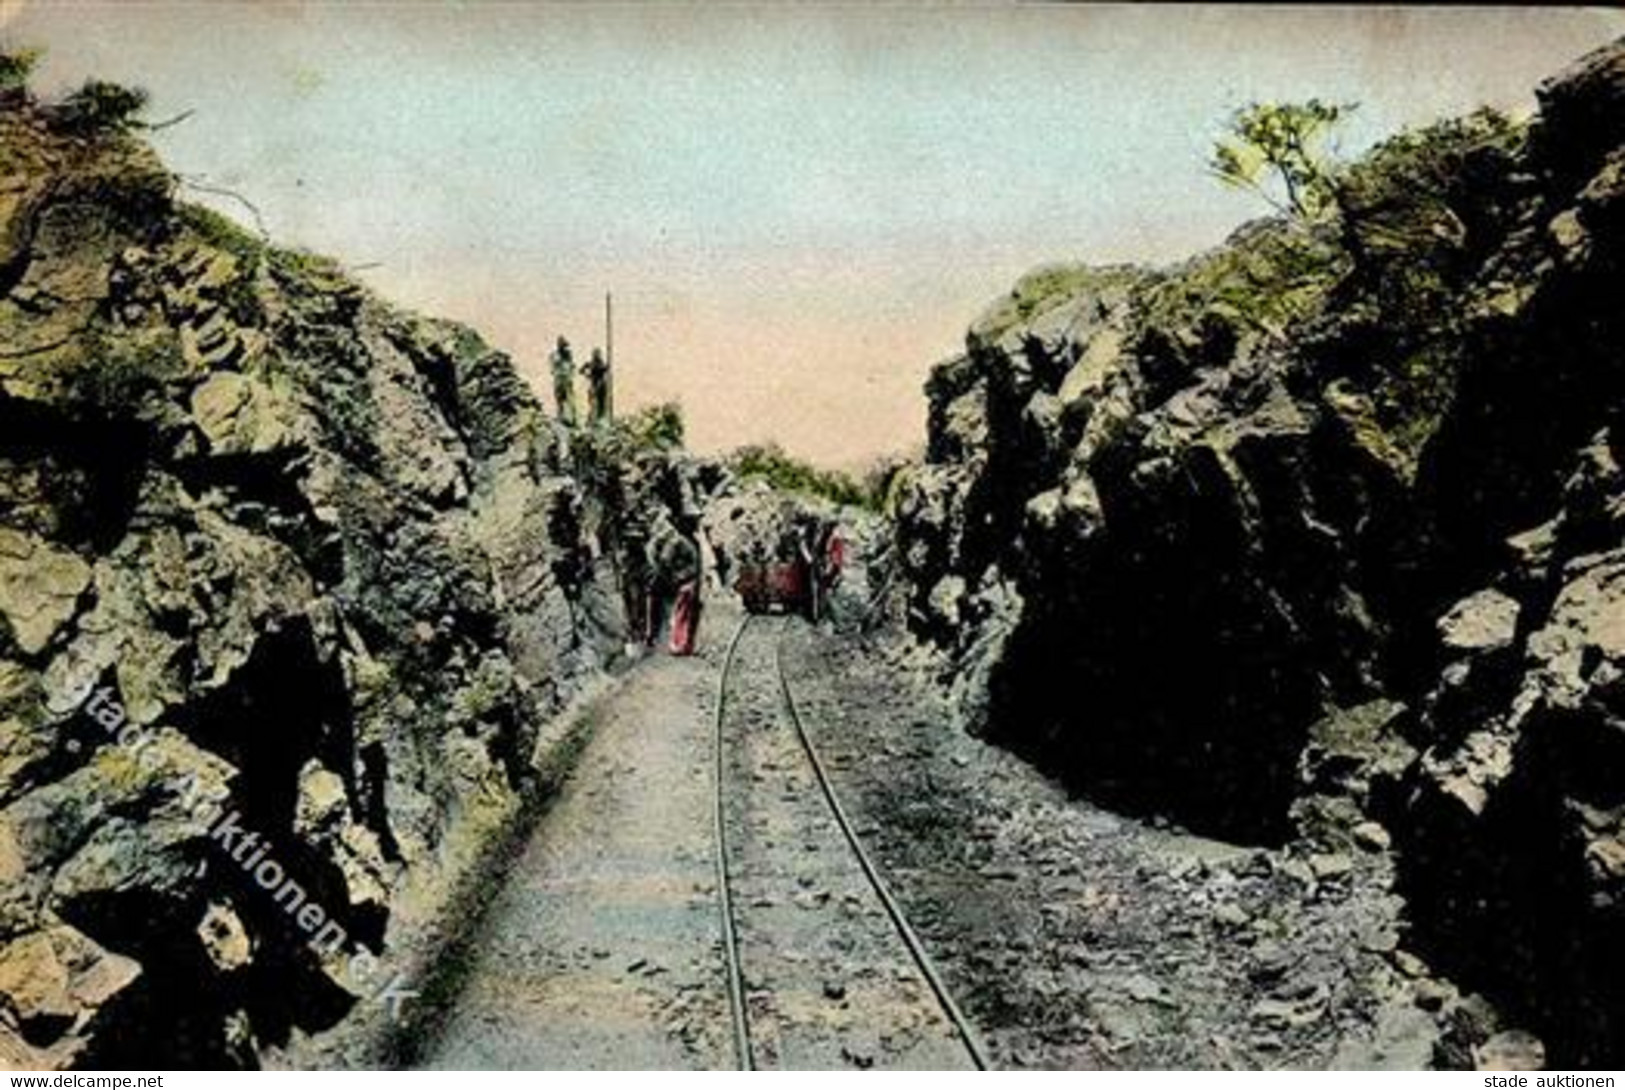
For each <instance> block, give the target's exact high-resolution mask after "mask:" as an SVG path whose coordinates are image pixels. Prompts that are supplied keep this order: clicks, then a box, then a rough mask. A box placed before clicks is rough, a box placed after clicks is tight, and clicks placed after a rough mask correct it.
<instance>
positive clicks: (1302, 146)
mask: <svg viewBox="0 0 1625 1090" xmlns="http://www.w3.org/2000/svg"><path fill="white" fill-rule="evenodd" d="M1355 109H1357V106H1356V105H1355V104H1354V103H1333V102H1323V101H1321V100H1320V99H1318V98H1311V99H1309V100H1308V101H1307V102H1254V103H1251V104H1249V105H1247V106H1243V107H1242V108H1241V109H1239V110H1237V111H1236V112H1235V113H1234V114H1232V115H1231V117H1230V122H1229V125H1228V126H1227V127H1226V133H1225V135H1224V136H1223V137H1221V138H1220V139H1219V141H1218V142H1217V143H1216V144H1215V145H1214V147H1213V157H1212V158H1211V159H1210V160H1209V161H1208V170H1209V171H1210V172H1211V173H1212V174H1213V176H1214V177H1216V178H1218V179H1219V180H1220V181H1221V182H1223V183H1224V184H1226V185H1230V186H1235V187H1236V188H1238V189H1247V190H1251V191H1252V192H1254V193H1257V194H1258V195H1259V196H1261V197H1263V198H1264V199H1265V200H1266V201H1268V202H1269V203H1270V204H1271V206H1273V207H1274V208H1275V209H1276V210H1277V211H1280V212H1286V213H1290V214H1292V215H1294V216H1297V217H1299V218H1301V219H1305V220H1312V219H1319V218H1322V217H1324V216H1326V215H1327V214H1329V213H1331V212H1334V211H1335V210H1336V205H1337V192H1336V187H1335V186H1334V185H1333V181H1332V178H1333V175H1334V174H1335V172H1336V156H1335V149H1334V148H1333V147H1332V146H1331V145H1332V137H1333V134H1334V133H1335V132H1336V130H1337V127H1338V126H1339V125H1340V124H1342V122H1343V121H1344V120H1345V119H1346V118H1347V117H1348V115H1349V114H1351V113H1353V112H1354V111H1355Z"/></svg>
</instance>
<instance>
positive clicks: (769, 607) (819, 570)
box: [734, 526, 846, 621]
mask: <svg viewBox="0 0 1625 1090" xmlns="http://www.w3.org/2000/svg"><path fill="white" fill-rule="evenodd" d="M821 538H822V540H821V542H820V547H819V549H818V550H817V552H816V553H814V555H815V556H816V557H817V558H818V564H817V566H816V568H815V566H814V564H813V563H812V562H810V561H809V560H807V559H805V556H803V557H798V558H797V559H795V560H747V561H745V562H744V563H742V564H741V565H740V567H739V575H738V577H737V578H736V579H735V580H734V590H735V591H736V592H738V594H739V598H740V600H741V601H742V602H744V604H745V610H746V612H748V613H799V614H801V615H802V616H803V617H806V618H807V619H808V620H812V621H816V620H818V619H819V618H820V617H821V616H822V615H823V612H824V609H825V605H826V599H827V597H828V595H829V592H830V591H831V590H832V589H834V587H835V585H836V584H837V583H839V582H840V580H841V568H842V566H843V565H844V563H845V560H846V546H845V544H844V543H843V542H842V540H841V538H840V535H839V534H837V533H836V532H835V528H834V527H833V526H831V527H829V528H828V529H826V530H825V532H824V533H823V534H822V535H821Z"/></svg>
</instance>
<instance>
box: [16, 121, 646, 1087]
mask: <svg viewBox="0 0 1625 1090" xmlns="http://www.w3.org/2000/svg"><path fill="white" fill-rule="evenodd" d="M572 442H573V443H574V445H575V449H574V450H573V451H572V450H571V449H570V447H571V444H572ZM619 444H620V441H619V440H618V439H616V438H615V437H611V438H609V439H607V440H606V439H604V438H603V437H599V438H598V439H596V440H589V439H588V438H587V437H585V436H584V435H582V434H580V433H577V434H575V435H573V436H572V435H571V434H569V433H567V432H565V431H564V430H562V429H559V428H557V427H556V426H555V425H554V424H553V422H551V421H550V420H548V419H546V418H544V415H543V413H542V411H541V408H540V407H539V405H538V404H537V402H536V400H535V398H534V397H533V396H532V394H531V393H530V391H529V389H528V388H527V386H526V385H525V384H524V383H523V381H522V380H521V379H520V378H519V376H518V374H517V373H516V371H515V369H514V366H513V364H512V363H511V362H510V361H509V360H508V359H507V358H506V357H505V356H503V355H502V354H501V353H499V352H496V351H493V350H492V349H490V348H489V347H487V346H486V345H485V344H484V343H482V342H481V341H480V339H479V338H478V337H477V336H475V335H474V334H473V333H472V332H470V331H468V330H467V329H464V328H461V327H459V326H455V325H452V324H449V323H446V322H440V321H433V320H428V319H424V318H420V317H417V316H414V315H412V314H408V313H405V312H402V311H400V310H397V309H394V308H392V307H390V306H388V305H386V304H385V303H383V302H381V301H380V300H379V299H377V298H375V297H374V296H373V295H372V294H370V293H369V292H368V291H367V290H365V289H364V288H363V287H361V286H360V285H359V284H357V283H356V282H355V281H354V280H352V279H351V278H349V277H348V276H347V275H345V273H344V272H343V271H342V270H341V269H340V268H339V267H338V266H337V265H335V264H333V263H332V262H329V261H326V260H324V259H321V258H318V257H314V256H311V255H309V254H305V253H296V252H290V251H286V250H281V249H276V248H273V247H271V246H269V245H266V244H265V243H263V242H262V241H261V240H259V239H257V238H255V237H253V236H252V235H250V234H248V233H245V232H244V231H242V230H241V229H239V228H237V227H236V226H235V225H233V224H231V223H229V222H228V221H226V220H224V219H222V218H221V217H219V216H217V215H215V214H213V213H211V212H208V211H205V210H203V209H200V208H196V207H190V206H188V205H186V204H185V203H182V202H181V201H179V200H178V199H177V183H176V180H175V179H174V178H173V177H172V176H171V175H170V174H169V173H168V172H167V171H166V170H165V168H164V167H163V165H162V164H161V163H160V162H159V161H158V159H157V158H156V157H155V156H154V154H153V153H152V151H151V150H150V149H149V148H148V147H147V146H146V145H145V144H144V143H143V142H142V141H140V140H139V139H138V138H137V137H136V136H135V135H133V134H132V133H131V132H130V131H129V129H128V127H127V126H123V125H119V124H106V125H101V126H97V125H94V124H88V125H87V124H85V119H84V118H82V117H81V118H77V119H76V118H72V117H70V116H68V115H67V114H66V113H65V112H64V111H62V110H61V109H59V108H53V107H50V106H47V105H44V104H42V103H39V102H37V101H35V100H34V99H32V98H31V97H29V96H28V95H27V94H26V93H23V92H17V91H8V92H6V93H5V94H4V96H0V1066H23V1067H39V1066H64V1065H70V1064H78V1065H86V1066H105V1065H118V1066H137V1067H140V1066H153V1065H157V1066H163V1067H177V1066H220V1065H225V1066H235V1065H254V1064H256V1063H258V1062H260V1060H261V1058H262V1057H264V1056H265V1055H266V1054H267V1050H271V1049H276V1048H279V1047H282V1046H287V1045H290V1044H297V1043H298V1042H299V1041H300V1040H303V1039H305V1038H307V1037H308V1035H311V1034H317V1033H319V1032H320V1031H323V1030H325V1029H327V1028H329V1027H331V1026H333V1025H335V1024H336V1023H338V1022H340V1021H341V1019H345V1018H346V1016H349V1015H353V1014H356V1013H357V1012H358V1011H362V1010H363V1008H365V1007H368V1006H369V1005H372V1006H376V1007H377V1008H378V1011H380V1012H381V1011H382V1010H383V1008H384V1006H385V1005H386V1004H388V1003H391V1002H394V999H393V998H392V997H391V994H390V990H391V988H392V986H394V987H397V988H399V989H411V988H412V986H413V981H412V980H411V979H409V978H408V979H402V978H401V974H402V973H403V972H410V970H411V967H412V964H413V957H414V956H416V955H419V954H421V953H422V951H421V950H414V947H413V943H414V941H415V937H416V936H417V935H418V932H419V929H420V928H423V927H426V926H429V924H430V923H431V922H432V920H433V919H434V916H435V914H436V912H437V911H439V910H440V909H441V908H442V907H443V906H444V905H445V904H446V903H447V898H448V896H450V895H451V893H452V892H453V889H454V887H455V885H456V883H457V882H458V881H459V879H460V877H466V875H467V874H468V873H469V872H470V868H472V867H475V866H476V864H477V861H478V859H479V856H480V854H481V852H482V850H483V848H484V846H485V845H487V844H488V843H489V842H490V841H491V840H492V838H493V837H495V836H496V835H497V834H498V833H499V831H500V830H502V829H503V827H504V826H505V825H506V824H507V823H510V822H511V821H512V820H513V819H514V818H515V816H516V815H517V814H519V813H520V812H521V810H522V803H523V800H524V799H525V798H526V796H527V793H528V792H530V791H532V790H533V788H534V787H535V785H536V782H537V776H538V773H537V770H536V768H535V767H534V766H533V763H532V757H533V751H534V750H535V748H536V743H537V739H538V735H539V732H541V731H542V729H543V726H544V724H546V723H547V722H548V721H549V720H550V719H552V718H553V717H554V716H556V715H557V714H558V713H559V712H560V710H561V709H563V708H564V707H565V706H566V705H567V703H568V702H570V701H571V700H572V699H573V698H574V697H575V696H576V695H577V694H578V693H579V692H580V691H581V690H582V688H583V687H584V686H586V685H587V684H588V683H589V682H590V681H591V680H592V679H593V678H594V677H596V676H598V674H599V673H600V671H601V669H602V668H603V666H604V665H605V663H606V661H607V660H608V658H609V657H610V656H612V655H613V654H615V653H616V649H617V648H619V647H620V645H621V640H622V634H621V632H620V631H619V629H620V626H621V623H622V622H621V620H620V618H621V610H620V601H619V594H618V591H617V589H616V587H615V583H614V576H613V565H612V564H611V563H610V562H609V557H610V556H611V555H612V554H613V550H614V549H615V548H617V547H618V532H619V529H620V528H619V527H617V525H616V516H615V515H614V512H616V511H625V510H629V509H630V508H629V507H628V506H626V501H627V500H628V498H629V497H633V498H635V495H636V494H641V493H642V492H648V493H651V494H655V493H660V492H662V491H665V492H670V491H673V490H674V489H673V488H671V487H667V486H668V485H671V484H672V482H671V481H667V480H665V478H666V477H670V476H672V474H671V473H670V472H665V471H661V470H660V468H659V467H658V466H657V467H656V468H655V469H654V470H647V467H645V470H638V471H635V472H634V471H631V470H630V468H629V467H630V466H631V460H630V456H629V455H627V453H626V451H625V450H624V449H622V447H621V445H619ZM666 468H667V470H669V468H670V467H669V465H668V466H667V467H666ZM646 470H647V471H646ZM379 1016H380V1017H381V1016H382V1015H381V1014H380V1015H379Z"/></svg>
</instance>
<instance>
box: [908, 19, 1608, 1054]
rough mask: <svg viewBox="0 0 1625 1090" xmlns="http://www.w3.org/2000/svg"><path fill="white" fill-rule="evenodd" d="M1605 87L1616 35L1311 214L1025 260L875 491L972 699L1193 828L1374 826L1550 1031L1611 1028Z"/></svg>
mask: <svg viewBox="0 0 1625 1090" xmlns="http://www.w3.org/2000/svg"><path fill="white" fill-rule="evenodd" d="M1622 100H1625V43H1616V44H1615V45H1613V46H1611V47H1609V48H1607V49H1604V50H1602V51H1600V52H1598V53H1596V54H1594V55H1592V56H1590V57H1587V58H1584V59H1583V60H1582V61H1580V62H1579V63H1578V64H1577V65H1576V66H1575V67H1574V68H1573V69H1572V70H1571V71H1569V72H1566V73H1564V74H1562V75H1560V76H1559V77H1557V78H1555V79H1554V80H1552V81H1551V82H1550V83H1548V84H1547V85H1546V86H1545V87H1543V88H1542V89H1541V92H1540V101H1541V105H1542V110H1541V113H1540V115H1539V116H1538V117H1537V118H1536V119H1535V120H1534V121H1533V122H1532V123H1529V124H1527V125H1522V124H1515V123H1512V122H1509V121H1507V120H1506V119H1504V118H1500V117H1498V116H1496V115H1493V114H1489V113H1481V114H1478V115H1474V116H1472V117H1469V118H1465V119H1462V120H1460V121H1453V122H1446V123H1441V124H1439V125H1436V126H1433V127H1431V128H1429V129H1426V130H1421V131H1419V132H1415V133H1407V134H1404V135H1401V136H1399V137H1396V138H1394V139H1393V140H1391V141H1389V142H1388V143H1386V144H1384V145H1382V146H1381V147H1379V148H1377V149H1376V150H1375V151H1373V152H1372V153H1371V154H1370V155H1368V156H1367V157H1366V158H1365V159H1364V160H1362V161H1361V162H1359V163H1357V164H1354V165H1353V166H1352V167H1350V168H1349V169H1348V170H1347V172H1346V173H1345V174H1344V176H1343V177H1342V179H1341V181H1340V183H1339V197H1338V203H1339V208H1340V212H1339V214H1338V215H1337V216H1336V217H1334V218H1333V220H1332V222H1330V223H1326V224H1318V225H1308V224H1303V223H1295V222H1286V221H1281V220H1266V221H1260V222H1257V223H1253V224H1249V225H1247V226H1245V227H1243V228H1242V229H1241V230H1239V231H1238V232H1237V233H1236V234H1235V236H1233V237H1232V238H1231V239H1230V240H1229V241H1228V242H1227V243H1226V244H1225V245H1224V246H1223V247H1220V248H1219V249H1217V250H1214V251H1212V252H1210V253H1207V254H1203V255H1201V256H1199V257H1197V258H1194V259H1192V260H1191V261H1189V262H1187V263H1185V264H1184V265H1182V266H1179V267H1176V268H1172V269H1160V270H1153V269H1140V268H1124V267H1108V268H1093V267H1084V266H1069V267H1055V268H1049V269H1044V270H1041V271H1039V272H1037V273H1034V274H1032V275H1030V276H1029V277H1027V278H1025V279H1024V280H1023V281H1022V282H1020V283H1019V284H1018V285H1017V286H1016V288H1015V290H1014V292H1013V293H1012V294H1011V296H1009V297H1008V298H1006V299H1003V300H1000V301H999V302H998V303H997V304H995V306H994V307H993V308H991V309H990V310H989V312H988V313H987V314H985V315H984V316H983V317H982V318H981V319H980V320H979V321H978V322H977V323H976V324H975V325H973V326H972V328H971V330H970V333H969V335H968V337H967V344H966V351H965V353H964V354H963V355H962V356H960V357H958V358H956V359H953V360H950V361H947V362H946V363H944V364H942V365H940V366H939V367H938V368H937V369H936V371H935V372H934V374H933V376H932V378H931V380H930V382H929V384H928V387H927V394H928V396H929V398H930V402H931V412H930V433H929V442H928V453H927V457H926V460H925V462H924V464H922V465H920V466H917V467H915V468H914V469H913V470H912V471H911V473H910V475H909V477H908V479H907V480H906V481H905V482H904V483H903V485H902V486H901V488H900V490H899V492H898V495H897V508H896V557H897V560H896V563H897V565H898V566H899V572H900V574H901V576H902V578H903V580H904V583H905V586H906V592H905V597H906V601H905V602H904V603H903V609H904V610H905V611H906V616H907V620H908V623H909V625H910V627H911V628H912V629H913V631H914V632H915V634H916V635H917V636H918V637H919V638H920V639H922V640H924V641H928V642H929V643H931V644H932V645H934V646H935V647H936V648H938V650H939V651H940V660H939V661H940V663H941V667H942V674H943V677H944V681H945V683H946V684H947V685H949V686H950V688H951V689H952V690H953V692H954V693H955V696H956V698H957V700H956V703H957V706H958V708H959V709H960V711H961V713H962V714H963V717H964V719H965V721H966V724H967V725H968V726H969V727H970V728H971V729H973V730H976V731H979V732H981V733H984V734H985V735H987V736H988V737H990V738H994V739H997V740H1000V741H1002V742H1004V743H1006V744H1008V745H1010V746H1012V747H1014V748H1016V749H1017V750H1019V751H1021V752H1023V753H1025V754H1027V755H1028V756H1029V757H1031V758H1032V759H1033V760H1035V761H1037V762H1038V763H1040V764H1042V765H1043V766H1044V767H1046V768H1049V769H1051V770H1053V771H1055V772H1057V773H1059V774H1061V775H1062V776H1063V777H1064V778H1065V779H1066V780H1067V781H1068V782H1069V783H1070V784H1072V785H1073V786H1075V787H1078V788H1081V789H1084V790H1086V791H1088V792H1089V793H1091V794H1093V795H1095V796H1096V797H1100V798H1103V799H1105V800H1107V801H1110V802H1113V803H1114V804H1116V805H1119V806H1121V807H1124V808H1127V809H1131V810H1138V811H1142V812H1151V813H1155V814H1163V815H1167V816H1170V817H1172V818H1174V819H1176V820H1178V821H1180V822H1181V823H1183V824H1186V825H1189V826H1191V827H1194V828H1198V829H1204V830H1207V831H1210V832H1216V833H1219V834H1221V835H1226V836H1231V837H1237V838H1241V839H1256V840H1266V841H1270V840H1280V839H1284V838H1287V837H1291V836H1295V835H1298V834H1300V833H1303V832H1304V831H1306V829H1308V828H1309V827H1311V826H1312V827H1313V831H1314V833H1315V835H1316V836H1321V835H1325V836H1333V834H1332V833H1331V832H1329V831H1328V823H1330V825H1333V826H1340V827H1341V828H1342V829H1343V830H1344V835H1345V839H1349V838H1352V839H1353V840H1357V841H1358V842H1360V843H1363V844H1371V845H1378V846H1381V845H1383V844H1385V843H1387V842H1388V841H1389V840H1390V839H1392V841H1393V842H1394V843H1395V845H1396V847H1398V848H1400V849H1401V850H1402V852H1403V853H1404V854H1403V861H1402V871H1403V873H1404V874H1405V875H1406V876H1407V877H1406V884H1407V888H1408V889H1409V890H1410V895H1411V897H1412V911H1413V914H1414V915H1415V917H1416V919H1417V921H1418V923H1419V925H1420V926H1419V930H1421V931H1426V932H1429V933H1431V935H1432V941H1433V951H1434V953H1436V954H1437V956H1439V957H1440V958H1441V959H1444V960H1445V961H1446V963H1447V967H1448V968H1449V969H1451V971H1453V972H1461V973H1462V974H1463V975H1464V978H1465V979H1469V980H1471V981H1473V982H1475V983H1477V984H1479V985H1480V986H1482V987H1483V988H1486V989H1489V990H1491V991H1492V992H1493V993H1494V994H1496V995H1498V996H1513V995H1515V994H1517V993H1518V992H1519V990H1520V989H1524V988H1526V987H1527V988H1530V989H1533V990H1530V991H1529V992H1528V995H1529V997H1530V998H1529V999H1528V1001H1527V1002H1526V1003H1524V1004H1523V1005H1522V1007H1521V1008H1520V1010H1521V1012H1522V1013H1523V1014H1524V1015H1525V1016H1526V1017H1527V1019H1528V1021H1529V1024H1531V1026H1532V1027H1533V1028H1535V1029H1536V1030H1538V1031H1539V1032H1540V1033H1541V1034H1542V1035H1543V1036H1545V1037H1546V1039H1547V1043H1548V1044H1549V1045H1550V1046H1551V1050H1552V1056H1553V1058H1554V1060H1556V1061H1557V1062H1562V1061H1563V1060H1565V1059H1574V1060H1578V1059H1584V1060H1585V1061H1587V1062H1601V1061H1603V1060H1605V1059H1611V1060H1612V1061H1613V1062H1616V1063H1617V1062H1618V1060H1619V1057H1620V1053H1619V1051H1618V1049H1619V1045H1618V1042H1619V1041H1621V1040H1625V1033H1622V1032H1621V1029H1622V1028H1625V1013H1622V1011H1625V998H1622V997H1625V993H1621V991H1620V990H1619V985H1618V983H1617V981H1618V980H1619V979H1621V974H1620V969H1619V962H1618V960H1617V959H1612V960H1611V958H1612V956H1611V955H1608V954H1606V953H1605V951H1606V950H1608V949H1610V948H1611V945H1610V944H1609V943H1608V942H1607V940H1606V938H1605V937H1604V936H1605V934H1606V929H1607V928H1610V927H1611V928H1613V929H1614V930H1615V931H1617V929H1618V926H1619V917H1618V912H1619V911H1620V909H1619V908H1618V904H1619V901H1618V898H1619V895H1620V886H1619V881H1620V873H1621V867H1620V859H1621V850H1620V839H1619V837H1620V830H1621V826H1620V815H1621V812H1622V811H1621V809H1620V807H1621V804H1622V803H1625V794H1622V792H1625V753H1622V752H1621V750H1620V748H1619V739H1620V738H1621V737H1625V734H1622V733H1621V727H1622V725H1625V723H1622V719H1621V716H1622V708H1625V705H1622V704H1621V699H1620V690H1619V684H1618V676H1619V666H1618V661H1619V650H1618V646H1619V639H1620V625H1621V624H1622V623H1625V582H1622V579H1621V574H1620V550H1621V547H1622V546H1625V535H1622V530H1621V527H1622V523H1621V520H1620V508H1621V504H1622V503H1625V500H1621V498H1620V496H1621V491H1620V483H1619V482H1620V477H1619V469H1618V467H1619V465H1620V454H1621V447H1620V443H1621V440H1622V437H1625V433H1622V427H1625V425H1622V423H1621V421H1622V419H1625V371H1621V369H1620V367H1619V360H1620V358H1621V354H1622V351H1625V321H1622V318H1621V313H1620V311H1619V308H1618V306H1617V300H1616V297H1617V294H1618V285H1619V283H1620V282H1621V280H1620V276H1621V271H1622V270H1621V261H1622V256H1625V144H1622V142H1621V141H1622V139H1625V130H1622V129H1621V127H1620V124H1619V122H1618V117H1619V116H1620V112H1619V109H1618V104H1619V103H1620V102H1621V101H1622ZM1333 838H1334V839H1335V837H1333ZM1446 873H1448V874H1449V875H1450V876H1451V877H1449V878H1448V879H1447V878H1446V877H1444V875H1445V874H1446ZM1475 898H1480V899H1482V900H1481V901H1480V900H1475ZM1467 902H1471V905H1469V904H1468V903H1467ZM1537 902H1538V904H1537ZM1537 907H1538V911H1537ZM1614 945H1617V944H1614ZM1599 952H1604V953H1599ZM1560 981H1566V982H1568V985H1569V987H1570V989H1571V992H1570V994H1569V995H1568V997H1567V998H1566V999H1565V998H1563V996H1562V994H1561V989H1559V988H1557V987H1556V985H1557V983H1558V982H1560ZM1512 1005H1513V1006H1518V1004H1516V1003H1514V1004H1512Z"/></svg>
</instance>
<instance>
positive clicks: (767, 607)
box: [734, 560, 812, 614]
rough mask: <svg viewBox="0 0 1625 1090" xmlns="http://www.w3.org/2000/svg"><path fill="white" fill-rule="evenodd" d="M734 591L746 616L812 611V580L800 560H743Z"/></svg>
mask: <svg viewBox="0 0 1625 1090" xmlns="http://www.w3.org/2000/svg"><path fill="white" fill-rule="evenodd" d="M734 590H735V591H737V592H738V594H739V598H740V601H742V602H744V603H745V610H746V611H747V612H749V613H778V612H782V613H801V614H810V613H811V611H812V580H811V579H810V578H808V571H807V565H806V563H805V562H803V561H800V560H792V561H746V562H745V563H743V564H741V565H740V566H739V578H738V579H736V580H735V581H734Z"/></svg>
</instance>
